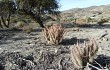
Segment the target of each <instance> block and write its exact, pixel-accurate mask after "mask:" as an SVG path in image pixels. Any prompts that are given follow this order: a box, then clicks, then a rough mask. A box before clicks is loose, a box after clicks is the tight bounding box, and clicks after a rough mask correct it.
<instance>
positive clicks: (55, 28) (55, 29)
mask: <svg viewBox="0 0 110 70" xmlns="http://www.w3.org/2000/svg"><path fill="white" fill-rule="evenodd" d="M43 34H44V36H45V39H46V40H47V42H48V44H59V43H60V42H61V41H62V39H63V35H64V28H63V27H62V26H61V25H58V24H52V25H51V26H50V27H46V28H44V30H43Z"/></svg>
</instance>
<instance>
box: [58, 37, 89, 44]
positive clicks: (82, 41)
mask: <svg viewBox="0 0 110 70" xmlns="http://www.w3.org/2000/svg"><path fill="white" fill-rule="evenodd" d="M84 41H88V39H77V38H76V37H74V38H71V39H64V40H63V41H62V42H61V43H60V44H62V45H74V44H77V43H84Z"/></svg>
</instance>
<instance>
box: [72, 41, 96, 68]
mask: <svg viewBox="0 0 110 70" xmlns="http://www.w3.org/2000/svg"><path fill="white" fill-rule="evenodd" d="M70 50H71V58H72V61H73V63H74V66H75V67H76V68H84V67H85V66H86V65H87V63H92V62H93V58H94V55H95V54H96V52H97V51H98V46H97V44H96V42H95V41H94V40H90V41H88V42H84V44H83V45H79V44H77V45H74V47H72V48H71V49H70Z"/></svg>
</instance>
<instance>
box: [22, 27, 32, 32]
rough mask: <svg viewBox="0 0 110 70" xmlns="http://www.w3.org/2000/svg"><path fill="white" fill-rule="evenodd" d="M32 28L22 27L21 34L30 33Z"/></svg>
mask: <svg viewBox="0 0 110 70" xmlns="http://www.w3.org/2000/svg"><path fill="white" fill-rule="evenodd" d="M32 30H33V29H32V27H31V26H24V27H23V32H25V33H28V34H29V33H31V32H32Z"/></svg>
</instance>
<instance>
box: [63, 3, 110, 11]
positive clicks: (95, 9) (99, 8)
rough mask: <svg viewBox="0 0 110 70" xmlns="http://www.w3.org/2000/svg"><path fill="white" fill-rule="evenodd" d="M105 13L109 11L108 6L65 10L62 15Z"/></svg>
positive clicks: (109, 6)
mask: <svg viewBox="0 0 110 70" xmlns="http://www.w3.org/2000/svg"><path fill="white" fill-rule="evenodd" d="M94 11H97V12H105V11H110V4H108V5H101V6H90V7H87V8H73V9H70V10H65V11H63V13H76V12H94Z"/></svg>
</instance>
